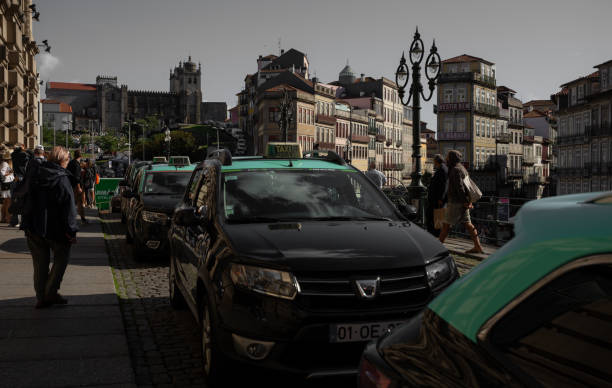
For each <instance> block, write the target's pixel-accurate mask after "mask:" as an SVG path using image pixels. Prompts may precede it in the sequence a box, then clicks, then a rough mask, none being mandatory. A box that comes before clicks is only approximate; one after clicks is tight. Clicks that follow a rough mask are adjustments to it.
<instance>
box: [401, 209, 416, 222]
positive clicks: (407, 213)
mask: <svg viewBox="0 0 612 388" xmlns="http://www.w3.org/2000/svg"><path fill="white" fill-rule="evenodd" d="M399 211H400V213H402V215H403V216H404V217H406V218H408V219H409V220H410V221H414V220H416V219H417V218H418V216H419V214H418V213H417V208H416V207H414V206H412V205H400V206H399Z"/></svg>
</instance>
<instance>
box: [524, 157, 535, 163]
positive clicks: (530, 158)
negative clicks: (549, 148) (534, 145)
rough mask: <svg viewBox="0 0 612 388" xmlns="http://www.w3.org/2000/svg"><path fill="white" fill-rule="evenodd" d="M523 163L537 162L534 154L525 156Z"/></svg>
mask: <svg viewBox="0 0 612 388" xmlns="http://www.w3.org/2000/svg"><path fill="white" fill-rule="evenodd" d="M523 164H527V165H530V164H535V157H533V156H523Z"/></svg>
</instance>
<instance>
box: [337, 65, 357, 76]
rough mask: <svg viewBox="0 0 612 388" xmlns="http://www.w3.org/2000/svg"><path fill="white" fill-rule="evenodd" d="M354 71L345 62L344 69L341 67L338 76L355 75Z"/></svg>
mask: <svg viewBox="0 0 612 388" xmlns="http://www.w3.org/2000/svg"><path fill="white" fill-rule="evenodd" d="M355 76H356V73H355V72H354V71H353V69H352V68H351V66H349V64H348V63H347V64H346V66H344V69H342V71H341V72H340V77H355Z"/></svg>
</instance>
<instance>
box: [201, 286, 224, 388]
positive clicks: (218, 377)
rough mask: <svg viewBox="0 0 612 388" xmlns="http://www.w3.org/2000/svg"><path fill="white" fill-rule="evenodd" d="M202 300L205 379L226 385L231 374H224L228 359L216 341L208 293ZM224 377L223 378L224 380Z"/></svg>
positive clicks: (202, 341)
mask: <svg viewBox="0 0 612 388" xmlns="http://www.w3.org/2000/svg"><path fill="white" fill-rule="evenodd" d="M200 299H201V301H200V311H199V313H200V334H201V340H200V348H201V351H202V368H203V369H204V379H205V380H206V382H207V383H208V385H210V386H212V387H217V386H225V384H226V383H227V382H228V380H231V378H232V376H231V374H227V375H225V376H224V373H223V372H224V371H225V370H226V369H227V363H228V361H229V360H228V359H227V358H225V357H223V355H222V354H221V352H220V351H219V349H218V347H217V344H216V342H215V336H214V330H215V329H214V322H213V318H212V315H211V312H210V307H209V303H208V300H207V298H206V295H203V296H202V297H201V298H200ZM222 378H223V380H222Z"/></svg>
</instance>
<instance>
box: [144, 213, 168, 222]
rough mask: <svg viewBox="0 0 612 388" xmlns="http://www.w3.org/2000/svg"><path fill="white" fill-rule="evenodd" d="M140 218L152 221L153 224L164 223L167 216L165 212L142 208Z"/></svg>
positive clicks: (166, 220)
mask: <svg viewBox="0 0 612 388" xmlns="http://www.w3.org/2000/svg"><path fill="white" fill-rule="evenodd" d="M142 219H143V220H144V221H146V222H152V223H154V224H161V225H165V224H166V223H167V222H168V220H169V218H168V215H167V214H165V213H157V212H150V211H146V210H143V211H142Z"/></svg>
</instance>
